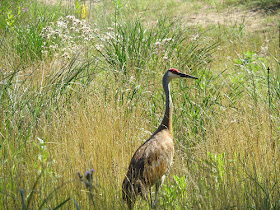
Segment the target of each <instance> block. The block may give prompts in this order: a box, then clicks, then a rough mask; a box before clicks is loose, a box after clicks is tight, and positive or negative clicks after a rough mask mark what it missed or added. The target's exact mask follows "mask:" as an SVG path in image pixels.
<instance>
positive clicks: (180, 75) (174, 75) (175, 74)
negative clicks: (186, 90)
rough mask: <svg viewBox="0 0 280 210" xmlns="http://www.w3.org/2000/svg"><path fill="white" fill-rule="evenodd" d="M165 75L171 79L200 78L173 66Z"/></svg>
mask: <svg viewBox="0 0 280 210" xmlns="http://www.w3.org/2000/svg"><path fill="white" fill-rule="evenodd" d="M164 77H166V78H168V79H169V80H172V79H175V78H191V79H198V78H197V77H194V76H191V75H188V74H184V73H181V72H179V71H178V70H177V69H174V68H171V69H168V70H167V71H166V73H165V75H164Z"/></svg>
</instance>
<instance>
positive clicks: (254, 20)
mask: <svg viewBox="0 0 280 210" xmlns="http://www.w3.org/2000/svg"><path fill="white" fill-rule="evenodd" d="M183 19H184V20H185V21H186V22H187V24H188V25H201V26H208V25H216V24H221V25H228V26H233V25H235V24H237V25H240V24H243V26H244V27H245V28H246V29H247V30H248V31H251V32H254V31H260V30H263V31H265V30H267V29H268V28H269V27H276V26H277V21H276V18H275V17H273V18H269V16H268V15H266V14H264V13H262V12H261V11H253V10H242V9H240V8H237V7H233V8H229V9H226V10H224V11H221V12H214V11H213V9H211V8H207V7H206V8H202V9H201V10H200V11H199V12H198V13H194V14H187V15H184V18H183Z"/></svg>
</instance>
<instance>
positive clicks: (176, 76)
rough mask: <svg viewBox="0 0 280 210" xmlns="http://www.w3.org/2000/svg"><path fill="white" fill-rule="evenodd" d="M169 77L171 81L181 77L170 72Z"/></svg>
mask: <svg viewBox="0 0 280 210" xmlns="http://www.w3.org/2000/svg"><path fill="white" fill-rule="evenodd" d="M167 76H168V77H170V78H171V79H175V78H180V76H179V75H178V74H173V73H172V72H170V71H168V74H167Z"/></svg>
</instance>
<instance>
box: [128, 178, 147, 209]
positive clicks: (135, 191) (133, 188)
mask: <svg viewBox="0 0 280 210" xmlns="http://www.w3.org/2000/svg"><path fill="white" fill-rule="evenodd" d="M139 194H140V195H141V197H142V198H143V199H145V200H146V201H147V200H148V194H147V190H146V187H145V185H144V184H143V183H142V181H141V180H139V179H138V180H133V181H131V179H129V178H128V177H125V178H124V181H123V185H122V197H123V200H124V201H125V202H126V203H127V205H128V208H129V209H133V206H134V203H135V201H136V198H137V196H138V195H139Z"/></svg>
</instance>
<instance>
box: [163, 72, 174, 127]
mask: <svg viewBox="0 0 280 210" xmlns="http://www.w3.org/2000/svg"><path fill="white" fill-rule="evenodd" d="M162 85H163V89H164V92H165V96H166V105H165V113H164V117H163V120H162V123H161V126H163V127H164V128H168V129H169V130H170V131H171V132H172V113H173V106H172V99H171V94H170V87H169V79H168V78H166V77H164V78H163V80H162Z"/></svg>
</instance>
